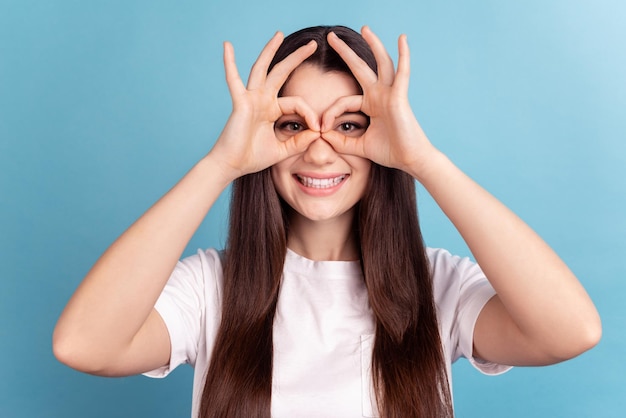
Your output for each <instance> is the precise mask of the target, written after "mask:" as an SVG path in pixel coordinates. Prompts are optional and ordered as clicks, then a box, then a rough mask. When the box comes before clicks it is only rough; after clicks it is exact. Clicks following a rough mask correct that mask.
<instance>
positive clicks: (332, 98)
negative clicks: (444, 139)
mask: <svg viewBox="0 0 626 418" xmlns="http://www.w3.org/2000/svg"><path fill="white" fill-rule="evenodd" d="M362 35H363V37H364V39H365V40H366V41H367V43H368V44H369V45H370V47H371V48H372V50H373V51H374V54H375V56H376V59H377V62H378V69H379V75H378V76H377V75H376V74H375V73H374V72H372V71H371V70H370V69H369V67H368V66H367V65H366V64H365V63H364V62H363V61H362V60H361V59H360V58H358V57H357V56H356V54H355V53H354V52H353V51H352V50H351V49H350V48H349V47H348V46H347V45H346V44H344V43H343V42H342V41H341V40H339V39H338V38H337V37H336V36H335V35H333V34H331V35H329V37H328V41H329V43H330V45H331V47H332V48H334V49H335V50H336V51H337V52H338V53H339V55H340V56H341V57H342V58H343V59H344V61H345V62H346V63H347V64H348V66H349V67H350V69H351V71H352V73H353V74H354V76H355V78H356V80H357V82H358V84H359V85H360V86H361V89H362V92H363V93H362V94H359V90H358V88H357V85H356V84H355V83H354V80H352V79H351V78H350V77H347V78H346V77H341V75H339V74H336V73H326V74H324V73H321V72H320V71H319V70H317V69H316V68H315V67H311V66H310V65H303V66H301V67H300V64H301V63H302V62H303V61H304V60H305V59H306V57H308V56H309V55H310V54H311V53H313V51H314V50H315V48H316V45H315V44H314V43H312V44H309V45H307V46H304V47H302V48H300V49H299V50H298V51H296V52H294V53H293V54H292V55H290V56H289V57H288V58H287V59H285V60H284V61H283V62H281V63H280V64H278V65H277V66H276V67H274V69H273V70H272V71H271V72H270V73H269V74H267V68H268V66H269V63H270V62H271V59H272V57H273V56H274V54H275V51H276V49H277V48H278V46H279V45H280V43H281V41H282V34H280V33H278V34H276V35H275V36H274V37H273V38H272V40H270V42H269V43H268V44H267V45H266V47H265V48H264V49H263V51H262V52H261V54H260V56H259V58H258V59H257V62H256V63H255V64H254V66H253V68H252V70H251V73H250V77H249V82H248V85H247V86H244V85H243V83H242V81H241V78H240V77H239V73H238V71H237V68H236V65H235V60H234V52H233V48H232V46H231V45H230V44H229V43H226V44H225V48H224V65H225V69H226V80H227V83H228V87H229V91H230V93H231V97H232V101H233V111H232V114H231V116H230V117H229V119H228V121H227V123H226V126H225V127H224V130H223V131H222V133H221V134H220V137H219V138H218V140H217V141H216V144H215V145H214V147H213V149H212V150H211V151H210V152H209V153H208V154H207V155H206V156H205V157H204V158H202V160H200V161H199V162H198V163H197V164H196V165H195V166H194V167H193V168H192V169H191V170H190V171H189V172H188V173H187V174H186V175H185V176H184V177H183V179H182V180H181V181H180V182H179V183H178V184H177V185H176V186H174V187H173V188H172V189H171V190H170V191H169V192H168V193H167V194H166V195H165V196H163V197H162V198H161V199H160V200H159V201H158V202H157V203H155V205H154V206H153V207H151V208H150V209H149V210H148V211H147V212H146V213H145V214H144V215H143V216H142V217H141V218H139V219H138V220H137V221H136V222H135V223H134V224H133V225H132V226H131V227H130V228H129V229H128V230H127V231H126V232H124V233H123V234H122V235H121V236H120V237H119V238H118V239H117V240H116V241H115V242H114V243H113V244H112V246H111V247H110V248H109V249H108V250H107V251H106V252H105V253H104V254H103V255H102V257H101V258H100V259H99V260H98V262H97V263H96V264H95V265H94V267H93V268H92V269H91V271H90V272H89V273H88V274H87V276H86V277H85V279H84V280H83V282H82V283H81V285H80V286H79V288H78V289H77V290H76V292H75V294H74V295H73V296H72V298H71V300H70V301H69V302H68V304H67V306H66V308H65V310H64V311H63V313H62V315H61V317H60V318H59V321H58V323H57V326H56V328H55V332H54V337H53V348H54V352H55V355H56V356H57V358H58V359H59V360H60V361H62V362H64V363H66V364H68V365H69V366H71V367H74V368H76V369H78V370H82V371H85V372H88V373H94V374H99V375H106V376H121V375H131V374H136V373H140V372H144V371H148V370H153V369H155V368H158V367H160V366H163V365H166V364H167V363H168V361H169V356H170V343H169V335H168V332H167V329H166V327H165V325H164V323H163V321H162V320H161V317H160V316H159V314H158V313H157V312H156V311H155V310H154V309H153V306H154V303H155V301H156V299H157V298H158V296H159V294H160V293H161V291H162V289H163V287H164V286H165V283H166V282H167V279H168V277H169V275H170V273H171V271H172V270H173V268H174V266H175V264H176V262H177V261H178V260H179V258H180V257H181V255H182V252H183V250H184V248H185V246H186V244H187V243H188V241H189V240H190V239H191V237H192V235H193V233H194V232H195V230H196V229H197V228H198V226H199V225H200V223H201V222H202V220H203V219H204V217H205V216H206V214H207V212H208V211H209V209H210V208H211V206H212V205H213V203H214V202H215V200H216V199H217V197H218V196H219V194H220V193H221V192H222V191H223V190H224V189H225V188H226V186H227V185H228V184H229V183H231V182H232V181H233V180H234V179H236V178H237V177H239V176H241V175H244V174H247V173H252V172H257V171H259V170H262V169H265V168H267V167H272V166H273V169H272V176H273V178H274V181H275V182H276V186H277V189H278V190H279V192H280V193H281V195H283V197H285V198H286V199H288V200H290V204H292V205H293V208H294V211H293V213H292V215H291V216H292V217H293V218H292V220H294V225H295V227H296V229H295V230H292V233H291V234H290V237H289V246H290V247H291V248H292V249H294V250H296V251H298V252H300V253H301V254H303V255H305V256H308V257H310V258H313V259H320V260H324V259H327V260H332V259H353V257H354V256H355V249H354V238H353V236H352V234H351V232H350V222H351V219H352V207H353V205H354V202H355V201H356V200H358V196H360V194H359V193H362V189H361V180H360V179H361V178H362V175H363V174H364V173H365V172H366V171H367V170H368V169H369V165H368V164H369V162H368V161H374V162H376V163H378V164H381V165H384V166H388V167H394V168H398V169H400V170H403V171H405V172H407V173H409V174H410V175H411V176H413V177H414V178H415V179H417V180H418V181H419V182H420V183H421V184H422V185H423V186H424V187H425V188H426V189H427V190H428V192H429V193H430V194H431V195H432V196H433V198H434V199H435V200H436V202H437V203H438V204H439V206H440V207H441V209H442V210H443V211H444V213H445V214H446V215H447V216H448V217H449V218H450V220H451V221H452V222H453V223H454V225H455V226H456V228H457V229H458V231H459V232H460V233H461V235H462V236H463V238H464V239H465V241H466V242H467V244H468V246H469V248H470V249H471V251H472V253H473V255H474V256H475V258H476V260H477V261H478V262H479V264H480V265H481V267H482V268H483V270H484V272H485V274H486V276H487V278H488V280H489V281H490V282H491V284H492V285H493V287H494V288H495V289H496V291H497V293H498V294H497V295H496V296H494V297H493V298H492V299H491V300H490V301H489V302H488V303H487V305H486V306H485V307H484V308H483V310H482V312H481V314H480V316H479V318H478V321H477V324H476V327H475V331H474V351H475V353H474V354H475V356H477V357H479V358H482V359H484V360H487V361H494V362H498V363H502V364H510V365H543V364H550V363H554V362H558V361H562V360H565V359H568V358H571V357H574V356H576V355H578V354H580V353H582V352H584V351H585V350H588V349H589V348H591V347H593V346H594V345H595V344H596V343H597V342H598V341H599V339H600V335H601V325H600V319H599V316H598V313H597V311H596V309H595V307H594V305H593V303H592V302H591V300H590V299H589V297H588V295H587V293H586V292H585V290H584V289H583V287H582V286H581V284H580V283H579V282H578V280H577V279H576V277H575V276H574V275H573V274H572V272H571V271H570V270H569V269H568V268H567V266H566V265H565V264H564V263H563V262H562V261H561V260H560V258H559V257H558V256H557V255H556V254H555V253H554V252H553V251H552V250H551V249H550V248H549V246H548V245H547V244H546V243H545V242H544V241H543V240H541V238H540V237H539V236H538V235H537V234H535V233H534V232H533V231H532V230H531V229H530V228H529V227H528V226H527V225H526V224H525V223H524V222H522V221H521V220H520V219H519V218H518V217H517V216H516V215H515V214H513V213H512V212H511V211H510V210H509V209H507V208H506V207H505V206H504V205H503V204H502V203H500V202H499V201H498V200H497V199H495V198H494V197H493V196H491V195H490V194H489V193H488V192H486V191H485V190H484V189H482V188H481V187H480V186H479V185H478V184H476V183H475V182H473V181H472V180H471V179H470V178H469V177H467V176H466V175H465V174H464V173H463V172H462V171H461V170H459V169H458V168H457V167H456V166H455V165H454V164H453V163H452V162H451V161H450V160H449V159H448V158H446V156H445V155H443V154H442V153H441V152H440V151H438V150H437V149H436V148H435V147H434V146H433V144H432V143H431V142H430V141H429V140H428V138H427V137H426V135H425V134H424V132H423V131H422V129H421V127H420V125H419V123H418V122H417V119H416V118H415V116H414V114H413V112H412V110H411V107H410V105H409V102H408V95H407V91H408V83H409V73H410V68H409V48H408V44H407V41H406V37H404V36H401V37H400V38H399V41H398V51H399V59H398V65H397V68H394V64H393V62H392V60H391V59H390V57H389V55H388V53H387V51H386V50H385V48H384V46H383V45H382V43H381V42H380V40H379V39H378V38H377V37H376V36H375V35H374V34H373V32H372V31H371V30H370V29H369V28H367V27H365V28H363V30H362ZM296 68H298V69H297V70H296ZM294 70H296V71H295V72H294ZM292 72H294V73H293V77H292V78H294V79H295V82H294V80H293V79H292V80H291V82H290V84H289V85H287V86H286V92H287V93H289V95H285V96H284V97H278V92H279V90H280V88H281V86H282V85H283V84H284V83H285V81H286V80H287V78H288V76H289V75H290V74H291V73H292ZM305 76H306V77H305ZM316 77H317V78H320V79H323V80H324V81H325V82H326V83H336V85H334V84H333V85H334V87H335V88H336V89H340V90H337V92H339V93H338V94H331V93H330V92H325V94H320V95H317V94H315V91H310V90H309V88H308V87H307V86H309V87H310V86H311V85H317V86H319V85H320V84H319V83H318V84H315V83H310V82H309V83H307V80H310V79H315V78H316ZM361 113H362V114H365V115H368V116H369V119H370V124H369V126H368V127H367V129H366V130H363V129H360V130H359V129H357V130H353V129H351V128H350V129H346V128H347V127H348V125H343V124H342V123H341V122H342V121H344V120H345V118H346V117H348V116H349V119H350V121H353V119H354V116H355V115H360V114H361ZM294 118H295V119H294ZM290 120H291V122H293V121H294V120H295V121H296V122H298V123H299V125H293V124H292V125H281V122H285V121H287V122H289V121H290ZM277 121H278V123H277ZM275 126H277V127H278V129H275ZM281 126H282V128H281ZM294 173H305V174H307V175H310V176H314V175H319V174H321V173H331V174H333V175H335V174H350V176H348V177H347V180H344V183H343V184H342V185H341V187H339V188H338V192H336V193H332V194H330V195H329V196H323V198H320V197H319V196H317V197H318V198H315V196H311V195H310V194H307V193H305V191H304V190H303V189H302V188H300V189H298V187H299V186H298V184H297V181H296V180H295V179H294V177H293V174H294ZM357 180H358V181H357ZM344 192H345V196H347V198H345V200H344V197H345V196H343V194H344ZM329 237H330V239H329Z"/></svg>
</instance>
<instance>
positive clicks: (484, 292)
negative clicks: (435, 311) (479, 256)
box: [426, 248, 495, 312]
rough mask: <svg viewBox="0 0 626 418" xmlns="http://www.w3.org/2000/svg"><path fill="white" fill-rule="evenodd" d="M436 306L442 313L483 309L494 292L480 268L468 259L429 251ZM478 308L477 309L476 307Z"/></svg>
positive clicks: (439, 251)
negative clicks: (473, 306) (467, 307)
mask: <svg viewBox="0 0 626 418" xmlns="http://www.w3.org/2000/svg"><path fill="white" fill-rule="evenodd" d="M426 253H427V256H428V260H429V262H430V269H431V274H432V280H433V292H434V297H435V303H436V304H437V306H438V307H439V308H440V309H441V310H444V311H445V310H448V309H453V310H455V311H457V312H458V311H459V310H461V311H462V310H463V308H464V307H465V306H466V305H479V306H482V304H484V303H485V302H486V300H488V299H489V298H491V296H493V294H494V293H495V292H494V290H493V288H492V287H491V285H490V284H489V281H488V280H487V278H486V277H485V274H484V273H483V271H482V269H481V268H480V266H479V265H478V264H477V263H475V262H474V261H472V260H471V259H470V258H469V257H461V256H458V255H453V254H451V253H450V252H449V251H447V250H445V249H442V248H427V249H426ZM476 309H478V306H476Z"/></svg>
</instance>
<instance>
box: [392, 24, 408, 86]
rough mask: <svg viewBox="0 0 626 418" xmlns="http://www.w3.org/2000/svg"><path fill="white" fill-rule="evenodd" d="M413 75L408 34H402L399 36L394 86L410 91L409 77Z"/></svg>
mask: <svg viewBox="0 0 626 418" xmlns="http://www.w3.org/2000/svg"><path fill="white" fill-rule="evenodd" d="M410 76H411V54H410V51H409V42H408V41H407V37H406V35H400V37H399V38H398V71H397V73H396V79H395V80H394V82H393V84H394V86H397V88H398V89H400V91H402V92H405V93H406V92H408V91H409V78H410Z"/></svg>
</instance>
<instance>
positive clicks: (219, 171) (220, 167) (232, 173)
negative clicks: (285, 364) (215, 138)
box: [196, 151, 242, 188]
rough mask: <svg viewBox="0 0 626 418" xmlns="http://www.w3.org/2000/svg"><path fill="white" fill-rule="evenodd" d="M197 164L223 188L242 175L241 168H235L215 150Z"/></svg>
mask: <svg viewBox="0 0 626 418" xmlns="http://www.w3.org/2000/svg"><path fill="white" fill-rule="evenodd" d="M196 166H197V167H198V168H199V169H201V170H203V171H205V172H206V175H207V176H209V177H210V178H212V179H213V180H214V181H216V182H218V183H219V184H220V185H221V186H222V187H223V188H226V187H227V186H228V185H229V184H230V183H232V182H233V181H234V180H235V179H237V178H239V177H241V176H242V173H241V172H240V170H237V169H235V168H233V167H232V166H231V165H229V164H228V163H226V162H225V161H224V159H223V158H220V157H219V156H218V155H215V153H214V152H213V151H210V152H209V153H208V154H207V155H205V156H204V157H203V158H202V159H201V160H200V161H198V163H197V164H196Z"/></svg>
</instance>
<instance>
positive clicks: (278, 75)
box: [266, 41, 317, 91]
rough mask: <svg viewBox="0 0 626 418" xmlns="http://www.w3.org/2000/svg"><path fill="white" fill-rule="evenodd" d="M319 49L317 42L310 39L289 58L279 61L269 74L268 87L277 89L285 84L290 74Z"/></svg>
mask: <svg viewBox="0 0 626 418" xmlns="http://www.w3.org/2000/svg"><path fill="white" fill-rule="evenodd" d="M316 49H317V42H315V41H310V42H309V43H308V44H306V45H303V46H301V47H300V48H298V49H296V50H295V51H294V52H292V53H291V54H289V55H288V56H287V58H285V59H284V60H282V61H281V62H279V63H278V64H276V65H275V66H274V68H272V71H271V72H270V73H269V74H268V75H267V81H266V84H267V86H268V87H270V88H273V89H275V90H276V91H278V90H280V88H281V87H282V86H283V84H285V81H287V78H288V77H289V75H290V74H291V73H292V72H293V71H294V70H295V69H296V68H297V67H298V66H299V65H300V64H302V63H303V62H304V60H306V59H307V58H309V57H310V56H311V55H312V54H313V53H314V52H315V50H316Z"/></svg>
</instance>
